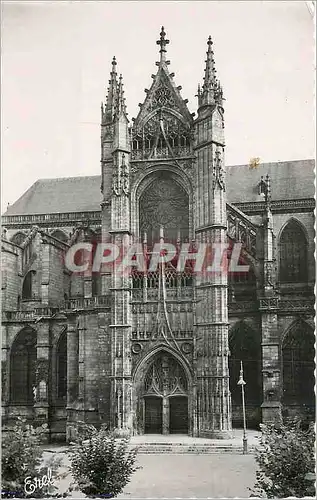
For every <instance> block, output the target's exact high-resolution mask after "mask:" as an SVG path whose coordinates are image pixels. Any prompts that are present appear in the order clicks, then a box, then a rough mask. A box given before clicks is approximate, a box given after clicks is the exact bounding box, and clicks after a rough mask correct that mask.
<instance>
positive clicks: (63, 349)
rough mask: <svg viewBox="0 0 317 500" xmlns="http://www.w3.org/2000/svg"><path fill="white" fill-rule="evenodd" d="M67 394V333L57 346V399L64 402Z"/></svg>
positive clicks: (62, 336)
mask: <svg viewBox="0 0 317 500" xmlns="http://www.w3.org/2000/svg"><path fill="white" fill-rule="evenodd" d="M66 394H67V333H66V332H64V333H62V335H61V338H60V339H59V342H58V346H57V397H58V399H62V400H66Z"/></svg>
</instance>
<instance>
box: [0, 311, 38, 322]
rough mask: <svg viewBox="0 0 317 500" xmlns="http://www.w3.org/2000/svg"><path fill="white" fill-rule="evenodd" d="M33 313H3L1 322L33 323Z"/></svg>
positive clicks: (34, 315)
mask: <svg viewBox="0 0 317 500" xmlns="http://www.w3.org/2000/svg"><path fill="white" fill-rule="evenodd" d="M35 317H36V314H35V311H3V313H2V321H3V322H6V321H34V319H35Z"/></svg>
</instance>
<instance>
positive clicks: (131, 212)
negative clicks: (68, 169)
mask: <svg viewBox="0 0 317 500" xmlns="http://www.w3.org/2000/svg"><path fill="white" fill-rule="evenodd" d="M157 44H158V50H159V61H158V62H156V66H157V71H156V73H155V74H153V75H152V84H151V86H150V87H149V89H145V93H146V97H145V100H144V102H143V103H142V104H140V105H139V107H140V109H139V113H138V115H137V117H136V118H135V119H132V122H131V123H130V122H129V120H128V117H127V111H126V103H125V98H124V90H123V79H122V76H121V75H120V76H118V73H117V62H116V59H115V58H113V61H112V67H111V72H110V80H109V87H108V92H107V97H106V100H105V102H103V103H102V105H101V176H100V175H95V176H89V177H73V178H59V179H56V178H55V179H54V178H52V179H42V180H38V181H37V182H36V183H35V184H33V185H32V186H31V187H30V188H29V189H28V190H27V191H26V192H25V193H24V194H23V195H22V196H21V198H20V199H18V200H17V201H16V202H15V203H13V204H12V205H9V206H8V209H7V211H6V213H5V214H4V215H3V217H2V311H3V312H2V321H3V329H2V332H3V334H2V342H3V343H2V353H3V354H2V399H3V401H2V408H3V413H2V415H3V422H4V423H8V424H10V423H11V422H13V420H14V418H15V417H16V416H23V417H25V418H27V419H29V420H30V421H33V422H35V423H44V422H46V423H47V424H48V431H47V432H48V436H47V437H48V439H49V440H65V439H72V437H73V436H74V433H76V429H77V427H78V425H80V423H81V422H88V423H92V424H94V425H97V426H99V425H100V424H107V425H108V426H109V428H112V429H114V428H116V429H121V430H122V431H124V432H127V431H128V432H129V433H131V434H144V433H149V434H157V433H161V434H171V433H179V434H189V435H191V436H197V437H210V438H214V437H216V438H222V437H228V436H230V435H231V431H232V428H233V427H239V426H241V425H242V406H241V388H240V387H239V386H238V385H237V382H238V380H239V376H240V364H241V361H242V362H243V377H244V380H245V382H246V385H245V400H246V414H247V426H248V427H250V428H257V427H258V425H259V423H260V422H272V421H280V420H281V419H283V418H285V417H287V416H292V415H301V416H302V417H303V418H307V419H313V418H314V408H315V397H314V356H315V354H314V343H315V337H314V276H315V267H314V266H315V261H314V206H315V203H314V161H313V160H296V161H287V162H276V163H261V162H260V160H259V159H256V158H254V159H253V160H252V161H250V163H249V164H247V165H233V166H227V165H226V163H225V114H224V108H225V100H224V97H223V90H222V87H221V85H220V83H219V80H218V78H217V76H216V69H215V61H214V52H213V42H212V40H211V38H210V37H209V39H208V41H207V56H206V60H205V68H203V66H202V73H203V69H204V78H203V83H202V85H199V86H198V93H197V96H196V97H197V98H198V107H197V113H190V111H189V109H188V107H187V102H188V101H187V100H186V99H185V100H184V99H183V98H182V96H181V87H180V86H177V85H176V84H175V82H174V73H171V72H170V71H169V65H170V61H169V60H168V59H167V45H168V44H169V40H167V38H166V33H165V31H164V28H162V30H161V33H160V38H159V40H158V41H157ZM127 50H128V48H127ZM202 52H203V50H202ZM197 56H198V57H200V56H199V54H198V55H197ZM242 109H243V108H241V110H242ZM263 140H270V138H269V137H266V138H264V139H263ZM229 147H230V145H229ZM246 153H247V155H249V154H250V156H251V155H252V152H246ZM253 154H256V153H254V152H253ZM247 157H248V158H249V156H247ZM100 241H103V242H105V241H106V242H111V243H113V244H115V245H118V247H119V248H123V247H129V245H131V244H134V243H141V244H142V248H143V249H145V250H144V252H145V260H146V262H148V259H149V258H151V255H152V253H153V248H154V245H155V243H156V242H158V241H161V242H162V241H164V242H170V243H173V244H174V245H175V247H176V248H180V246H181V245H182V244H183V243H188V244H189V245H191V246H192V247H193V248H197V247H199V245H201V244H212V243H218V244H219V243H222V244H224V245H227V254H228V255H227V257H228V258H229V257H230V252H231V253H232V251H233V250H232V249H233V248H234V244H237V243H239V244H240V247H241V253H240V257H239V259H240V261H239V262H241V263H243V264H244V265H247V266H248V269H249V270H248V271H244V272H235V273H234V272H232V273H231V272H230V269H229V272H228V273H227V272H226V273H224V272H222V273H205V272H202V273H200V274H194V273H193V269H192V265H191V264H190V262H189V261H188V262H187V264H186V265H185V267H184V269H182V270H181V271H179V270H178V268H177V266H176V265H175V263H174V262H173V261H170V262H168V263H166V264H164V266H163V265H159V266H158V267H157V269H154V270H152V269H150V267H147V268H146V269H145V271H144V272H141V271H139V270H136V269H135V268H133V269H132V271H131V273H120V272H118V271H117V269H116V267H115V266H112V267H111V266H108V267H107V268H106V269H103V270H102V272H94V271H93V270H90V271H89V272H87V271H83V272H82V273H75V272H72V271H71V270H70V269H69V268H68V267H67V266H66V265H65V255H66V254H67V252H68V250H69V249H70V248H71V247H72V246H73V245H75V244H77V243H80V242H82V243H89V242H90V243H91V242H92V243H93V248H97V247H96V245H97V243H98V242H100ZM79 260H80V259H79Z"/></svg>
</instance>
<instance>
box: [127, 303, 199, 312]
mask: <svg viewBox="0 0 317 500" xmlns="http://www.w3.org/2000/svg"><path fill="white" fill-rule="evenodd" d="M157 309H158V303H157V302H133V303H132V313H133V314H156V313H157ZM166 309H167V312H169V313H170V312H173V313H178V312H192V310H193V303H192V301H186V302H185V301H184V302H181V303H179V302H174V301H173V302H167V303H166Z"/></svg>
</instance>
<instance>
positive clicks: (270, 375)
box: [259, 175, 282, 423]
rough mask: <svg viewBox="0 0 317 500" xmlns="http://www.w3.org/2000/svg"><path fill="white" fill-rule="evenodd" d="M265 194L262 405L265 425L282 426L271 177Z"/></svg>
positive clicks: (262, 185)
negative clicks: (275, 424)
mask: <svg viewBox="0 0 317 500" xmlns="http://www.w3.org/2000/svg"><path fill="white" fill-rule="evenodd" d="M260 192H261V193H262V194H264V198H265V211H264V213H263V218H262V220H263V257H264V259H263V270H262V272H263V288H262V291H261V296H260V298H259V299H260V311H261V312H262V317H261V321H262V376H263V403H262V405H261V408H262V422H263V423H275V422H277V423H279V422H281V420H282V404H281V396H282V394H281V373H280V367H281V359H280V340H279V332H278V321H277V320H278V317H277V313H278V308H279V297H278V294H277V290H276V268H275V252H274V233H273V216H272V211H271V181H270V177H269V175H267V176H266V178H265V180H264V179H263V177H262V178H261V182H260Z"/></svg>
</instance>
